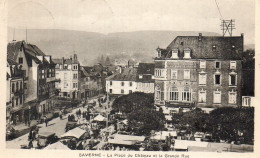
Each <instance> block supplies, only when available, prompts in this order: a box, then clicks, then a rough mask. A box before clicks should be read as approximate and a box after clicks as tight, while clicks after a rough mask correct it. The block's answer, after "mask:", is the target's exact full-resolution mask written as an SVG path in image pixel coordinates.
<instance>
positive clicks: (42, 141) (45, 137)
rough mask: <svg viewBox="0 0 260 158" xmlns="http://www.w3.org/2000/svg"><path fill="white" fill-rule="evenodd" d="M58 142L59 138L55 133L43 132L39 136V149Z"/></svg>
mask: <svg viewBox="0 0 260 158" xmlns="http://www.w3.org/2000/svg"><path fill="white" fill-rule="evenodd" d="M57 141H58V137H57V136H56V134H55V133H53V132H42V133H39V135H38V142H37V146H38V148H43V147H46V146H47V145H49V144H52V143H55V142H57Z"/></svg>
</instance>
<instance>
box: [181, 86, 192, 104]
mask: <svg viewBox="0 0 260 158" xmlns="http://www.w3.org/2000/svg"><path fill="white" fill-rule="evenodd" d="M182 101H191V91H190V88H189V87H184V89H183V91H182Z"/></svg>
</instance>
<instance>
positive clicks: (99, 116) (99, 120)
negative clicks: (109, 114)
mask: <svg viewBox="0 0 260 158" xmlns="http://www.w3.org/2000/svg"><path fill="white" fill-rule="evenodd" d="M93 121H96V122H104V121H106V118H105V117H104V116H102V115H97V116H96V117H95V118H94V119H93Z"/></svg>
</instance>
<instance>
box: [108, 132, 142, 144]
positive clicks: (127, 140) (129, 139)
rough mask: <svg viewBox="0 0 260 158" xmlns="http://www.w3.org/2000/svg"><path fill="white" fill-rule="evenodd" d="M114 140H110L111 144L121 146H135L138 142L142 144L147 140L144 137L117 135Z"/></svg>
mask: <svg viewBox="0 0 260 158" xmlns="http://www.w3.org/2000/svg"><path fill="white" fill-rule="evenodd" d="M113 137H114V139H109V140H108V143H110V144H120V145H134V144H135V143H136V142H142V141H144V140H145V137H144V136H133V135H123V134H115V135H113Z"/></svg>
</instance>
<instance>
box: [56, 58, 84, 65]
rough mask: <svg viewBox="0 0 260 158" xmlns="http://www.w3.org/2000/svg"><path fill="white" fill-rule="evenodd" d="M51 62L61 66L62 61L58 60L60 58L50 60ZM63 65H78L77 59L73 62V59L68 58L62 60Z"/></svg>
mask: <svg viewBox="0 0 260 158" xmlns="http://www.w3.org/2000/svg"><path fill="white" fill-rule="evenodd" d="M52 61H53V62H54V63H55V64H62V59H60V58H56V59H52ZM64 64H68V65H70V64H79V61H78V60H77V59H76V60H74V59H73V58H72V59H70V58H68V59H64Z"/></svg>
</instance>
